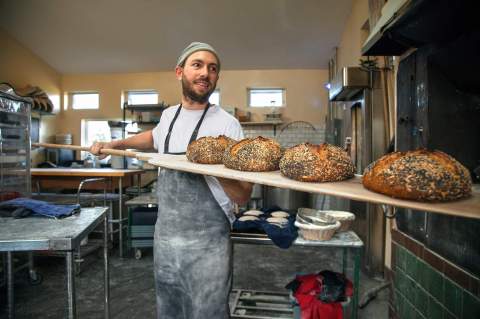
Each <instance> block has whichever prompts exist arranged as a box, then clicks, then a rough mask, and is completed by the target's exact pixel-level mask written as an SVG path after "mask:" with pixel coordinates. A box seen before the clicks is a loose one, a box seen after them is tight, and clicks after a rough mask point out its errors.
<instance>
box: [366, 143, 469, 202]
mask: <svg viewBox="0 0 480 319" xmlns="http://www.w3.org/2000/svg"><path fill="white" fill-rule="evenodd" d="M362 182H363V185H364V186H365V187H366V188H367V189H369V190H372V191H375V192H378V193H382V194H385V195H389V196H392V197H397V198H403V199H411V200H419V201H449V200H455V199H460V198H463V197H467V196H469V195H470V194H471V191H472V179H471V176H470V173H469V171H468V169H467V168H466V167H464V166H463V165H462V164H460V163H459V162H458V161H457V160H455V159H454V158H453V157H451V156H450V155H448V154H446V153H444V152H441V151H438V150H435V151H429V150H425V149H419V150H415V151H408V152H394V153H390V154H387V155H384V156H383V157H381V158H379V159H378V160H377V161H375V162H373V163H371V164H370V165H369V166H368V167H367V168H366V169H365V172H364V174H363V178H362Z"/></svg>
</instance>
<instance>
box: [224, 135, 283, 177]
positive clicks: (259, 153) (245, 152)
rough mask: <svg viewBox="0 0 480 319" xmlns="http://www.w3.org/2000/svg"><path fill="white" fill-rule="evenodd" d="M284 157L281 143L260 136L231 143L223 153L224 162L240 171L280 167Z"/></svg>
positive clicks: (261, 170) (258, 170) (270, 169)
mask: <svg viewBox="0 0 480 319" xmlns="http://www.w3.org/2000/svg"><path fill="white" fill-rule="evenodd" d="M281 157H282V151H281V149H280V144H278V143H277V142H276V141H274V140H272V139H269V138H264V137H262V136H258V137H256V138H245V139H243V140H241V141H239V142H237V143H235V144H233V145H230V146H229V147H228V148H227V149H226V150H225V154H224V155H223V164H224V165H225V166H226V167H228V168H232V169H236V170H239V171H251V172H266V171H275V170H277V169H278V162H279V161H280V158H281Z"/></svg>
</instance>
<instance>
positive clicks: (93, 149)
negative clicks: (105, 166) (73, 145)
mask: <svg viewBox="0 0 480 319" xmlns="http://www.w3.org/2000/svg"><path fill="white" fill-rule="evenodd" d="M103 148H110V149H112V148H115V146H114V143H113V142H95V143H93V144H92V146H90V153H92V154H93V155H96V156H98V159H104V158H105V157H107V156H108V154H101V153H100V150H101V149H103Z"/></svg>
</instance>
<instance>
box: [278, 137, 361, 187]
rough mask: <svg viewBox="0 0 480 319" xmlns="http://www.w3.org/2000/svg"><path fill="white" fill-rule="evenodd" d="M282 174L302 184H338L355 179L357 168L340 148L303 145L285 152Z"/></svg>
mask: <svg viewBox="0 0 480 319" xmlns="http://www.w3.org/2000/svg"><path fill="white" fill-rule="evenodd" d="M280 172H281V173H282V174H283V175H284V176H286V177H288V178H291V179H294V180H297V181H301V182H336V181H342V180H345V179H348V178H351V177H353V176H354V173H355V166H354V165H353V163H352V160H351V159H350V157H349V156H348V154H347V152H345V151H344V150H343V149H341V148H340V147H338V146H334V145H330V144H327V143H323V144H320V145H315V144H310V143H302V144H298V145H295V146H293V147H291V148H289V149H287V150H286V151H285V154H284V155H283V157H282V159H281V160H280Z"/></svg>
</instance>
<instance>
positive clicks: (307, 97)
mask: <svg viewBox="0 0 480 319" xmlns="http://www.w3.org/2000/svg"><path fill="white" fill-rule="evenodd" d="M327 79H328V72H327V70H248V71H229V70H223V71H222V72H221V73H220V79H219V82H218V84H217V88H219V89H220V100H221V105H223V106H231V107H237V108H239V109H242V110H245V111H246V110H248V111H252V112H253V114H252V117H253V118H252V120H254V121H261V120H263V115H262V114H263V113H265V112H266V111H268V110H259V109H257V108H247V88H249V87H264V88H272V87H274V88H276V87H278V88H285V89H286V101H287V106H286V107H284V108H283V109H282V110H281V112H282V116H283V119H284V121H285V122H290V121H295V120H303V121H308V122H311V123H313V124H316V125H321V126H322V127H323V126H324V122H325V116H326V109H327V93H328V92H327V91H326V89H325V88H324V84H325V83H326V82H327ZM61 83H62V89H63V92H64V94H68V92H75V91H97V92H99V93H100V108H99V109H98V110H73V109H72V108H71V107H70V106H69V105H67V104H68V103H64V110H62V116H61V121H59V122H58V123H57V129H56V132H58V133H67V132H68V133H73V134H74V143H75V144H76V143H80V139H81V135H80V131H81V127H80V126H81V125H80V120H81V119H111V120H115V119H121V118H122V109H121V105H122V101H123V99H122V94H123V93H124V92H125V91H128V90H139V89H155V90H157V91H158V92H159V99H160V100H163V101H165V102H166V103H168V104H171V105H173V104H177V103H178V102H179V101H180V96H181V86H180V82H178V81H177V80H176V78H175V74H174V72H173V71H172V72H152V73H127V74H88V75H64V76H62V79H61ZM65 101H66V99H65V98H64V102H65Z"/></svg>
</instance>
